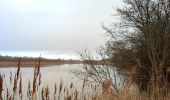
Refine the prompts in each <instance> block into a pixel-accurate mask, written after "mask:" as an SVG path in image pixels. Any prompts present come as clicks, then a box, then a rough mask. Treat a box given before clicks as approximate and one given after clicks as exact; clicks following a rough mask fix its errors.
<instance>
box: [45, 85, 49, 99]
mask: <svg viewBox="0 0 170 100" xmlns="http://www.w3.org/2000/svg"><path fill="white" fill-rule="evenodd" d="M45 97H46V100H50V98H49V88H48V86H47V87H46V88H45Z"/></svg>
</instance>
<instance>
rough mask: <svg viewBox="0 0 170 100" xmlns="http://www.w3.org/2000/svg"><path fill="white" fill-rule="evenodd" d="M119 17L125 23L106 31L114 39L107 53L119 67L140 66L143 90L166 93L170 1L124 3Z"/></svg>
mask: <svg viewBox="0 0 170 100" xmlns="http://www.w3.org/2000/svg"><path fill="white" fill-rule="evenodd" d="M118 13H119V15H120V17H121V21H120V22H119V23H116V24H115V25H114V26H112V27H111V28H105V27H104V29H105V30H106V31H107V33H108V34H109V35H110V40H109V41H108V42H107V43H106V45H107V50H106V52H107V53H108V55H110V58H112V61H113V63H114V64H115V65H116V66H117V67H120V68H126V69H132V68H133V67H134V66H136V65H137V69H138V73H137V74H136V76H135V79H134V80H135V81H136V82H137V84H138V86H139V87H140V90H142V91H146V90H149V91H150V92H152V93H153V95H155V94H157V93H159V92H162V91H166V90H167V86H168V85H169V84H170V79H168V78H167V77H168V76H169V75H168V68H169V67H170V65H169V63H170V57H169V56H170V1H169V0H124V6H123V7H122V8H119V9H118ZM115 28H119V30H118V31H115ZM162 81H163V82H162ZM168 87H169V86H168Z"/></svg>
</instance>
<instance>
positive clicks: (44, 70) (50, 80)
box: [0, 65, 83, 95]
mask: <svg viewBox="0 0 170 100" xmlns="http://www.w3.org/2000/svg"><path fill="white" fill-rule="evenodd" d="M81 66H82V65H53V66H48V67H41V69H40V71H41V75H42V78H41V81H42V82H41V87H46V86H47V85H48V87H49V89H50V92H51V93H50V94H53V92H54V86H55V83H56V84H57V88H59V84H60V82H61V80H62V81H63V85H64V86H65V87H70V84H71V83H72V82H73V84H74V85H73V87H74V88H76V89H78V90H81V87H82V82H83V81H82V80H80V79H78V78H77V77H75V75H74V74H73V73H72V71H75V70H83V69H82V67H81ZM16 71H17V68H14V67H8V68H0V73H1V74H4V75H5V82H4V86H5V88H6V87H8V88H10V90H11V91H12V88H13V84H11V83H10V73H12V74H13V75H12V76H13V77H14V73H16ZM20 72H21V74H22V82H23V84H22V88H23V93H25V94H24V95H26V93H27V89H28V82H29V80H30V82H31V83H32V81H33V80H32V79H33V72H34V68H33V67H26V68H22V67H21V71H20ZM41 87H40V88H41ZM3 93H5V91H3Z"/></svg>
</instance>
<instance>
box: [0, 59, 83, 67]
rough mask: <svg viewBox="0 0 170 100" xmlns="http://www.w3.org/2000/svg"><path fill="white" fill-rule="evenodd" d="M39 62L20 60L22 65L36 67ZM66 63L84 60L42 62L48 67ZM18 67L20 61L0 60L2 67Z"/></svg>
mask: <svg viewBox="0 0 170 100" xmlns="http://www.w3.org/2000/svg"><path fill="white" fill-rule="evenodd" d="M37 63H38V62H22V61H21V62H20V67H35V65H36V64H37ZM65 64H83V63H82V62H41V64H40V66H41V67H47V66H51V65H65ZM7 67H18V62H8V61H5V62H0V68H7Z"/></svg>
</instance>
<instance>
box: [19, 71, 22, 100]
mask: <svg viewBox="0 0 170 100" xmlns="http://www.w3.org/2000/svg"><path fill="white" fill-rule="evenodd" d="M19 95H20V96H21V100H22V76H21V74H20V83H19Z"/></svg>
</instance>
